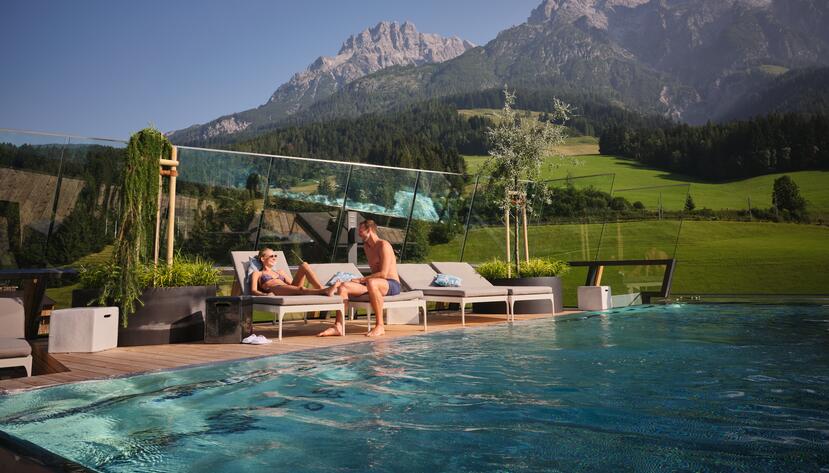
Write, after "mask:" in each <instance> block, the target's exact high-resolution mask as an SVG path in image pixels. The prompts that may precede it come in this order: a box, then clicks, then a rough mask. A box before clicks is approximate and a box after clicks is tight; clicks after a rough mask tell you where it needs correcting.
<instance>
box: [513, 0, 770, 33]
mask: <svg viewBox="0 0 829 473" xmlns="http://www.w3.org/2000/svg"><path fill="white" fill-rule="evenodd" d="M761 1H762V0H761ZM649 2H651V0H544V1H543V2H541V5H539V6H538V7H536V8H535V10H533V11H532V13H530V17H529V18H528V19H527V23H530V24H541V23H545V22H548V21H551V20H558V21H564V22H567V23H573V22H575V21H576V20H579V19H581V18H583V17H584V18H586V19H587V23H588V24H589V25H591V26H593V27H595V28H600V29H606V28H607V11H608V10H613V9H614V8H615V7H626V8H635V7H638V6H639V5H644V4H646V3H649Z"/></svg>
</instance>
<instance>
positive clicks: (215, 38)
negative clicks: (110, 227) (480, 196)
mask: <svg viewBox="0 0 829 473" xmlns="http://www.w3.org/2000/svg"><path fill="white" fill-rule="evenodd" d="M540 3H541V1H540V0H417V1H396V0H385V1H383V0H376V1H375V0H339V1H333V0H330V1H328V0H325V1H324V0H306V1H282V0H271V1H266V0H250V1H248V0H225V1H218V0H203V1H195V0H181V1H176V0H166V1H157V0H143V1H139V2H127V1H118V0H78V1H72V0H52V1H42V0H3V2H2V4H0V5H1V6H0V11H2V15H0V41H2V42H1V43H0V44H3V45H4V51H3V55H2V58H3V67H2V73H0V128H13V129H20V130H31V131H45V132H57V133H66V134H71V135H79V136H86V137H98V138H116V139H126V138H128V137H129V135H130V134H131V133H133V132H135V131H137V130H140V129H141V128H144V127H146V126H148V125H153V126H155V127H156V128H158V129H160V130H162V131H165V132H166V131H173V130H177V129H181V128H185V127H187V126H190V125H193V124H196V123H205V122H208V121H210V120H213V119H214V118H218V117H219V116H221V115H224V114H228V113H233V112H239V111H242V110H246V109H249V108H253V107H256V106H258V105H261V104H263V103H265V102H266V101H267V100H268V98H269V97H270V95H271V94H272V93H273V92H274V91H275V90H276V88H277V87H278V86H279V85H281V84H282V83H284V82H286V81H288V80H289V79H290V78H291V76H292V75H293V74H294V73H296V72H299V71H301V70H303V69H305V68H306V67H308V65H310V64H311V63H312V62H313V61H314V60H315V59H316V58H317V57H319V56H333V55H335V54H337V52H338V51H339V48H340V46H341V45H342V43H343V41H344V40H345V39H346V38H348V37H349V36H350V35H352V34H356V33H359V32H360V31H362V30H364V29H365V28H368V27H371V26H374V25H376V24H377V23H378V22H380V21H384V20H388V21H399V22H401V23H402V22H403V21H406V20H408V21H410V22H412V23H414V24H415V26H417V29H418V31H420V32H423V33H438V34H441V35H444V36H458V37H460V38H463V39H466V40H469V41H472V42H473V43H475V44H479V45H483V44H486V43H487V42H488V41H489V40H491V39H493V38H495V36H496V35H497V34H498V32H499V31H501V30H504V29H506V28H509V27H510V26H513V25H517V24H520V23H523V22H524V21H526V19H527V17H528V16H529V14H530V12H531V11H532V9H533V8H535V7H536V6H537V5H538V4H540Z"/></svg>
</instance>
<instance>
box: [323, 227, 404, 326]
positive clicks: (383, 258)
mask: <svg viewBox="0 0 829 473" xmlns="http://www.w3.org/2000/svg"><path fill="white" fill-rule="evenodd" d="M357 233H358V235H360V238H361V239H362V240H363V250H364V251H365V252H366V258H367V259H368V265H369V267H371V274H369V275H368V276H366V277H364V278H358V279H352V280H351V281H348V282H344V283H343V284H342V285H341V286H340V287H339V294H340V296H342V298H343V300H345V301H348V298H349V297H350V296H362V295H363V294H366V293H368V300H369V302H370V303H371V309H372V310H373V311H374V313H375V314H376V316H377V325H375V326H374V328H373V329H371V331H370V332H369V333H367V334H366V335H367V336H369V337H379V336H380V335H383V334H385V333H386V328H385V326H384V325H383V297H384V296H396V295H398V294H400V276H398V275H397V261H396V260H395V256H394V250H393V249H392V247H391V243H389V242H387V241H386V240H383V239H381V238H380V237H379V236H377V224H376V223H374V220H365V221H363V222H362V223H361V224H360V226H359V227H358V228H357ZM342 330H343V320H342V315H339V314H338V315H337V321H336V323H335V324H334V326H333V327H331V328H329V329H327V330H325V331H324V332H322V333H320V334H319V336H320V337H327V336H331V335H341V334H342Z"/></svg>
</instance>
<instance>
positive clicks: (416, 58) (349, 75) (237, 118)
mask: <svg viewBox="0 0 829 473" xmlns="http://www.w3.org/2000/svg"><path fill="white" fill-rule="evenodd" d="M473 47H475V45H474V44H472V43H470V42H469V41H465V40H462V39H460V38H458V37H451V38H444V37H442V36H440V35H437V34H429V33H420V32H418V31H417V28H415V25H413V24H412V23H409V22H404V23H403V24H399V23H397V22H387V21H384V22H381V23H378V24H377V25H376V26H374V27H372V28H367V29H365V30H363V31H362V32H360V33H359V34H356V35H353V36H351V37H350V38H348V39H347V40H345V42H344V43H343V45H342V47H341V48H340V51H339V52H338V53H337V55H336V56H322V57H319V58H317V60H316V61H314V62H313V63H312V64H311V65H310V66H308V68H307V69H305V70H304V71H302V72H299V73H297V74H295V75H294V76H293V77H292V78H291V80H289V81H288V82H286V83H285V84H282V85H281V86H280V87H279V88H278V89H277V90H276V92H274V93H273V95H271V97H270V99H269V100H268V102H267V103H266V104H264V105H262V106H260V107H257V108H255V109H251V110H246V111H244V112H239V113H234V114H232V115H227V116H224V117H220V118H218V119H216V120H213V121H212V122H209V123H207V124H205V125H194V126H191V127H189V128H186V129H184V130H179V131H175V132H173V133H171V134H170V135H169V136H170V139H171V140H173V142H174V143H177V144H197V145H202V144H206V143H208V142H216V141H221V140H222V139H223V137H229V136H231V135H235V134H238V133H240V132H242V131H246V130H256V129H258V128H262V127H267V126H268V125H269V124H273V123H277V122H279V121H280V120H283V119H285V118H287V117H288V116H290V115H292V114H294V113H296V112H297V111H298V110H300V109H302V108H303V107H307V106H308V105H311V104H312V103H314V102H316V101H317V100H320V99H323V98H326V97H328V96H330V95H332V94H334V93H335V92H337V91H338V90H340V89H341V88H342V87H343V86H345V85H346V84H349V83H350V82H353V81H355V80H357V79H359V78H361V77H363V76H366V75H368V74H372V73H374V72H377V71H379V70H382V69H385V68H387V67H391V66H417V65H421V64H427V63H439V62H444V61H447V60H449V59H453V58H455V57H457V56H460V55H461V54H463V53H464V52H465V51H467V50H468V49H470V48H473Z"/></svg>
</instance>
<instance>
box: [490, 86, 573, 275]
mask: <svg viewBox="0 0 829 473" xmlns="http://www.w3.org/2000/svg"><path fill="white" fill-rule="evenodd" d="M514 104H515V93H513V92H510V91H509V89H508V88H506V87H505V88H504V107H503V108H502V109H501V112H500V113H499V115H498V117H497V119H496V124H495V126H493V127H490V128H489V129H488V130H487V138H488V140H489V156H490V158H489V159H488V160H487V161H486V162H485V163H484V166H483V172H485V173H488V174H489V175H490V176H491V180H490V183H491V184H495V185H496V186H498V187H499V191H500V188H503V193H502V194H500V195H502V196H503V198H502V199H501V200H500V204H501V208H502V209H504V212H505V214H504V215H505V219H504V225H505V226H506V246H507V248H509V231H510V229H509V218H508V215H509V211H510V209H511V208H515V209H516V216H515V219H514V221H515V234H514V241H515V245H514V246H513V249H514V252H515V253H514V254H515V265H516V266H515V268H516V272H519V268H520V263H519V260H520V258H519V246H518V239H519V237H518V215H517V214H518V210H519V209H520V210H523V211H524V213H526V211H527V210H530V211H531V210H532V209H531V208H528V206H527V199H526V189H525V183H526V182H535V181H538V180H540V178H541V171H542V168H543V166H544V164H545V158H546V157H547V156H548V155H549V153H550V151H551V149H553V148H555V147H556V146H560V145H562V144H564V140H565V139H566V138H567V129H566V127H565V123H566V122H567V120H569V119H570V115H571V114H572V109H571V107H570V106H569V105H568V104H566V103H564V102H562V101H560V100H558V99H554V100H553V110H552V111H550V112H549V113H548V118H549V120H548V121H544V122H540V121H538V120H532V119H530V118H527V117H524V116H522V114H520V113H519V112H518V111H517V110H515V109H514V108H513V105H514ZM553 156H554V157H555V158H557V159H554V160H551V161H549V162H548V164H551V165H552V164H556V162H557V161H561V158H562V157H561V156H560V155H553ZM542 187H543V186H542ZM538 190H542V189H538ZM499 193H500V192H499ZM524 220H525V221H524V224H525V226H526V217H525V219H524ZM507 260H509V253H508V254H507Z"/></svg>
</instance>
